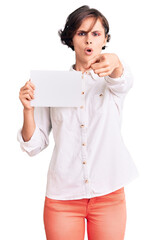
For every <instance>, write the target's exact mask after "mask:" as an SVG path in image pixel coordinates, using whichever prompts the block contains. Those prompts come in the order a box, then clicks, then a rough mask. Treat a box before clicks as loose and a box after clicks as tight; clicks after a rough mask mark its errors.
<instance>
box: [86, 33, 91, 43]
mask: <svg viewBox="0 0 156 240" xmlns="http://www.w3.org/2000/svg"><path fill="white" fill-rule="evenodd" d="M86 43H87V44H92V41H91V36H90V35H89V33H88V36H87V39H86Z"/></svg>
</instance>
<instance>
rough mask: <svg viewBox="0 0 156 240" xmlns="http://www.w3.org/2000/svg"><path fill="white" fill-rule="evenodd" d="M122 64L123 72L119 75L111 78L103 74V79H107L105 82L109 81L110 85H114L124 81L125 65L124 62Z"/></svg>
mask: <svg viewBox="0 0 156 240" xmlns="http://www.w3.org/2000/svg"><path fill="white" fill-rule="evenodd" d="M122 65H123V73H122V75H121V76H120V77H117V78H112V77H110V76H108V75H107V76H105V80H106V81H107V83H109V84H110V85H116V84H121V83H124V81H125V79H126V72H127V71H126V66H125V65H124V64H122Z"/></svg>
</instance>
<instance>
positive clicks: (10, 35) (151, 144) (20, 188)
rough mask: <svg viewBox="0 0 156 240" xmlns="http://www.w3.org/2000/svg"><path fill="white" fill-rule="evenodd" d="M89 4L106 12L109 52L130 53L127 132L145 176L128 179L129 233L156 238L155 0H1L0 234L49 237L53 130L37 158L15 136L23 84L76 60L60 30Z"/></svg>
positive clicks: (129, 239) (127, 141) (20, 120)
mask: <svg viewBox="0 0 156 240" xmlns="http://www.w3.org/2000/svg"><path fill="white" fill-rule="evenodd" d="M85 4H87V5H89V6H90V7H92V8H97V9H98V10H100V11H101V12H102V13H103V14H104V15H105V17H106V18H107V19H108V21H109V24H110V34H111V37H112V38H111V41H110V42H109V43H107V46H108V48H107V52H114V53H116V54H117V55H118V56H119V57H122V58H124V59H125V60H126V62H127V63H128V64H129V65H130V67H131V70H132V72H133V75H134V85H133V88H132V89H131V90H130V92H129V93H128V95H127V97H126V99H125V103H124V109H123V120H122V135H123V139H124V142H125V144H126V146H127V148H128V150H129V152H130V153H131V155H132V157H133V160H134V162H135V163H136V165H137V167H138V170H139V173H140V176H139V178H137V179H136V180H134V181H133V182H131V183H130V184H128V185H127V186H125V194H126V200H127V226H126V234H125V240H132V239H133V240H138V239H146V240H147V239H156V232H155V215H156V205H155V204H156V194H155V192H156V188H155V183H156V174H155V172H156V163H155V161H156V151H155V149H156V147H155V143H156V142H155V139H156V138H155V135H156V126H155V124H156V114H155V104H156V94H155V92H156V83H155V82H156V77H155V53H156V49H155V42H156V36H155V24H154V23H155V22H156V17H155V16H154V15H155V7H154V0H153V1H152V0H148V1H143V0H142V1H141V0H137V1H134V0H131V1H130V0H129V1H126V0H118V1H116V0H114V1H113V0H109V1H97V0H96V1H93V0H89V1H77V2H76V3H75V2H74V1H69V0H68V1H64V2H63V1H59V0H58V1H56V2H55V4H54V1H52V0H51V1H50V0H44V1H43V0H31V1H30V0H14V1H11V0H5V1H3V2H1V3H0V25H1V26H0V33H1V37H0V41H1V43H0V61H1V62H0V78H1V80H0V87H1V88H0V89H1V90H0V104H1V105H0V112H1V116H0V136H1V137H0V141H1V143H0V151H1V155H0V196H1V197H0V221H1V223H0V228H1V231H0V239H3V240H9V239H16V240H28V239H29V240H34V239H37V240H44V239H46V237H45V232H44V225H43V206H44V198H45V189H46V181H47V170H48V166H49V162H50V158H51V154H52V149H53V146H54V142H53V137H52V135H50V144H49V147H48V148H47V149H45V150H44V151H43V152H41V153H40V154H39V155H36V156H34V157H29V156H28V155H27V154H26V153H25V152H22V151H21V149H20V146H19V143H18V142H17V139H16V135H17V131H18V129H19V128H21V127H22V123H23V112H22V110H23V107H22V104H21V102H20V100H19V90H20V88H21V87H22V86H23V85H24V84H25V82H26V81H28V80H29V74H30V70H31V69H45V70H47V69H49V70H69V68H70V66H71V64H73V63H75V55H74V52H73V51H72V50H71V49H69V48H68V47H67V46H64V45H62V44H61V42H60V39H59V36H58V34H57V31H58V30H59V29H62V28H63V27H64V24H65V21H66V18H67V16H68V15H69V14H70V13H71V12H72V11H74V10H75V9H77V8H78V7H80V6H82V5H85ZM102 52H103V53H104V51H102ZM86 239H87V235H86V234H85V240H86ZM95 240H96V239H95Z"/></svg>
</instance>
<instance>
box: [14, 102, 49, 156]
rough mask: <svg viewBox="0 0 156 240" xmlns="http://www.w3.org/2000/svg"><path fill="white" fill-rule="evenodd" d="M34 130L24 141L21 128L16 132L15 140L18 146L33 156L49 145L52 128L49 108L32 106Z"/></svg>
mask: <svg viewBox="0 0 156 240" xmlns="http://www.w3.org/2000/svg"><path fill="white" fill-rule="evenodd" d="M34 120H35V125H36V127H35V130H34V133H33V135H32V137H31V138H30V140H29V141H26V142H25V141H24V140H23V137H22V133H21V131H22V128H20V129H19V130H18V132H17V140H18V141H19V143H20V147H21V149H22V150H23V151H25V152H26V153H27V154H28V155H29V156H34V155H36V154H38V153H39V152H41V151H42V150H43V149H45V148H46V147H47V146H48V145H49V134H50V131H51V129H52V124H51V118H50V108H49V107H35V108H34Z"/></svg>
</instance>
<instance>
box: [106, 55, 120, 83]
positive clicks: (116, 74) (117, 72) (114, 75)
mask: <svg viewBox="0 0 156 240" xmlns="http://www.w3.org/2000/svg"><path fill="white" fill-rule="evenodd" d="M116 57H117V62H116V67H115V68H114V70H113V72H112V73H111V74H110V75H109V77H112V78H118V77H121V75H122V74H123V70H124V69H123V65H122V63H121V62H120V59H119V58H118V56H117V55H116Z"/></svg>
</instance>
